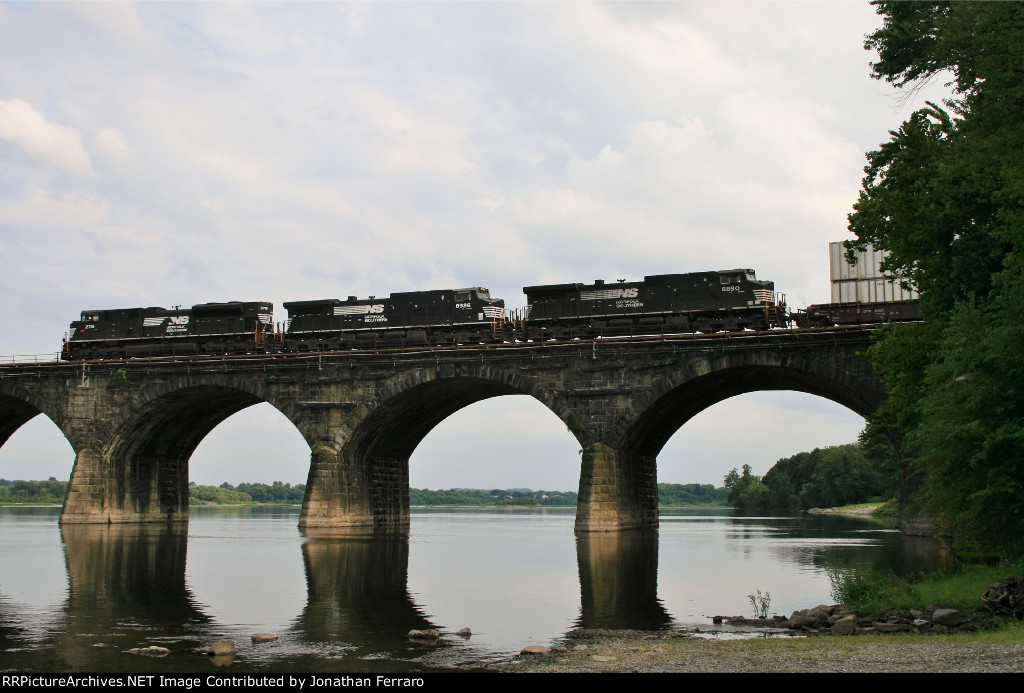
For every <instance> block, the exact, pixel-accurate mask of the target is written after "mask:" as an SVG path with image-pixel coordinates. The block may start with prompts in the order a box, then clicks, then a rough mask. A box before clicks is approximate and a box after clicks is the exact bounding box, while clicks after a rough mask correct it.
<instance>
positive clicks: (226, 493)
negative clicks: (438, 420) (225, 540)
mask: <svg viewBox="0 0 1024 693" xmlns="http://www.w3.org/2000/svg"><path fill="white" fill-rule="evenodd" d="M67 487H68V482H66V481H57V479H56V478H54V477H52V476H51V477H50V479H49V481H8V480H6V479H0V504H4V503H28V504H41V505H60V504H61V503H63V502H64V495H65V494H66V493H67ZM305 492H306V485H305V484H295V485H294V486H293V485H292V484H286V483H284V482H283V481H275V482H274V483H272V484H263V483H248V482H246V483H241V484H238V486H232V485H231V484H229V483H227V482H225V483H223V484H221V485H220V486H206V485H203V484H196V483H191V484H189V487H188V495H189V501H190V502H191V503H192V504H194V505H249V504H256V503H264V504H273V505H299V504H301V503H302V497H303V495H304V494H305ZM728 495H729V489H726V488H715V487H714V486H712V485H711V484H658V502H659V504H660V505H665V506H683V505H725V503H726V499H727V497H728ZM576 496H577V494H576V492H575V491H531V490H526V489H514V490H513V489H491V490H490V491H488V490H485V489H467V488H453V489H448V490H439V491H431V490H429V489H419V488H413V489H409V502H410V504H411V505H470V506H472V505H481V506H482V505H514V506H562V507H575V506H576V502H577V497H576Z"/></svg>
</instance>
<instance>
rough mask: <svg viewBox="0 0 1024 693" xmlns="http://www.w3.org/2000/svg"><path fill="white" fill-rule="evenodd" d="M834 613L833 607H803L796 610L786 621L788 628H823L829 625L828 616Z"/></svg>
mask: <svg viewBox="0 0 1024 693" xmlns="http://www.w3.org/2000/svg"><path fill="white" fill-rule="evenodd" d="M831 613H832V607H826V606H816V607H814V608H813V609H802V610H800V611H794V612H793V615H792V616H790V617H789V620H788V621H786V627H787V628H795V629H797V630H799V629H800V628H821V627H823V626H827V625H828V617H829V616H830V615H831Z"/></svg>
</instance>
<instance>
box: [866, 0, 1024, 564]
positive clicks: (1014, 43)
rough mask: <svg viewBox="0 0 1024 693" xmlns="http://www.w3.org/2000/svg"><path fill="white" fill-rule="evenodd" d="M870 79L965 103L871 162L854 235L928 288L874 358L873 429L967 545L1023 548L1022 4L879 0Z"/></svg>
mask: <svg viewBox="0 0 1024 693" xmlns="http://www.w3.org/2000/svg"><path fill="white" fill-rule="evenodd" d="M873 4H874V5H875V6H876V10H877V12H878V14H879V15H881V17H882V18H883V24H882V27H881V28H880V29H878V30H877V31H876V32H875V33H873V34H871V35H870V36H869V37H868V38H867V41H866V47H867V48H868V49H871V50H875V51H877V54H878V58H879V59H878V61H877V62H874V63H872V65H871V68H872V72H873V76H874V77H876V78H877V79H882V80H886V81H888V82H890V83H892V84H894V85H896V86H898V87H901V88H904V89H910V90H913V89H916V88H917V87H919V86H920V85H922V84H924V83H927V82H928V81H930V80H936V79H941V80H945V81H947V82H948V83H949V84H950V86H951V87H952V88H953V92H954V95H953V97H952V98H951V99H949V100H947V101H946V102H945V103H944V104H943V106H939V105H937V104H932V103H929V104H928V105H927V107H925V108H922V109H921V110H919V111H917V112H915V113H913V114H912V115H911V116H910V117H909V118H908V119H907V121H906V122H904V123H903V125H902V126H901V127H900V128H899V129H898V130H896V131H893V132H891V133H890V135H891V139H890V140H889V141H888V142H886V143H884V144H883V145H882V146H881V147H880V149H879V150H878V151H874V152H871V153H869V154H868V165H867V166H866V167H865V173H866V176H865V178H864V183H863V189H862V191H861V194H860V197H859V199H858V201H857V203H856V204H855V205H854V211H853V213H852V214H851V215H850V230H851V231H852V232H853V233H854V234H855V235H856V237H857V240H856V241H853V242H851V243H850V244H849V246H850V247H851V248H856V247H860V248H862V247H864V246H866V245H867V244H869V243H870V244H872V245H874V246H875V247H876V248H881V249H884V250H887V251H889V259H888V261H887V265H886V266H887V268H888V269H890V270H891V271H892V272H893V273H894V274H896V275H897V276H899V277H901V278H902V279H903V280H904V281H905V282H906V283H907V284H908V285H910V286H912V287H914V288H916V289H918V290H919V291H920V294H921V302H922V305H923V307H924V309H925V316H926V321H925V322H924V323H922V324H916V325H904V326H900V327H898V328H894V329H892V330H890V331H889V332H888V333H887V334H885V336H884V337H883V338H882V340H881V341H880V343H879V344H878V345H877V346H876V347H875V348H874V349H873V357H874V360H875V364H876V366H877V367H878V368H879V370H880V371H881V372H882V374H883V377H884V378H885V380H886V382H887V384H888V385H889V388H890V392H891V397H890V401H889V403H888V405H886V406H885V407H883V409H882V410H881V411H879V412H878V413H877V414H876V415H875V416H874V417H872V421H871V427H872V428H873V429H875V431H876V432H878V431H881V432H884V433H885V434H887V435H888V436H889V437H890V438H891V439H893V440H895V441H897V442H898V443H899V446H900V450H901V454H902V455H903V457H904V461H905V466H904V472H905V477H906V478H907V479H909V483H908V486H907V492H906V493H905V495H904V501H905V502H906V503H907V505H908V506H909V507H911V508H913V507H916V508H918V509H919V510H921V511H923V512H924V513H926V514H927V515H929V516H930V517H932V518H933V519H934V520H935V521H936V522H937V523H938V525H939V527H940V529H944V530H947V531H950V532H953V533H955V534H957V535H958V536H960V537H962V538H964V539H967V540H970V541H972V542H976V543H978V544H983V545H988V546H989V547H991V548H994V549H996V550H998V551H999V552H1001V553H1006V554H1010V553H1014V554H1018V555H1019V554H1020V553H1022V552H1024V373H1022V372H1021V366H1020V365H1019V364H1020V362H1021V360H1022V358H1021V357H1022V356H1024V348H1022V344H1024V342H1022V341H1021V338H1022V337H1024V316H1022V313H1024V252H1022V251H1024V3H1017V2H875V3H873Z"/></svg>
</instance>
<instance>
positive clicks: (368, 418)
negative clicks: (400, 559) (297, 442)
mask: <svg viewBox="0 0 1024 693" xmlns="http://www.w3.org/2000/svg"><path fill="white" fill-rule="evenodd" d="M520 394H521V395H529V396H531V397H533V398H534V399H537V400H538V401H540V402H541V403H542V404H544V405H545V406H547V407H548V408H549V409H551V410H552V411H553V412H554V413H555V415H557V416H558V417H559V418H560V419H562V420H563V421H566V420H567V419H568V418H569V414H568V413H567V410H566V408H565V407H564V406H560V405H561V404H562V403H561V402H560V401H559V400H558V398H557V397H556V396H553V395H547V394H545V393H543V392H542V391H541V390H540V389H539V388H537V387H536V386H535V385H534V384H533V383H532V382H531V381H529V380H527V379H525V378H523V377H521V376H520V375H518V374H517V373H515V372H512V371H508V370H503V369H499V368H492V367H490V366H485V365H481V364H473V365H466V364H453V365H445V366H441V367H439V368H436V369H421V370H417V371H415V372H412V373H410V374H408V375H405V376H403V377H401V378H398V379H396V380H394V381H392V382H391V383H389V384H388V385H386V386H385V387H383V388H382V389H381V390H380V391H379V392H378V393H377V395H376V396H375V397H373V398H372V399H371V400H370V401H368V402H367V403H366V404H365V405H364V406H361V407H360V410H359V411H358V412H357V415H356V416H355V417H353V418H352V419H351V420H350V423H349V425H348V426H346V427H343V429H342V430H341V432H340V433H339V434H338V436H337V438H336V439H335V445H334V446H333V448H332V449H328V446H323V447H321V448H318V449H316V450H314V452H313V468H312V469H311V471H310V476H309V483H308V484H307V486H306V500H305V503H304V507H303V518H302V520H301V521H300V527H374V528H384V529H392V530H398V531H404V530H405V529H407V528H408V525H409V458H410V456H411V455H412V453H413V451H414V450H415V449H416V447H417V446H418V445H419V444H420V442H421V441H422V440H423V438H425V437H426V435H427V434H428V433H429V432H430V431H431V430H433V428H434V427H435V426H437V425H438V424H439V423H440V422H441V421H443V420H444V419H446V418H448V417H449V416H451V415H452V414H454V413H455V412H457V411H459V410H460V409H462V408H464V407H467V406H469V405H471V404H474V403H475V402H479V401H482V400H485V399H489V398H491V397H498V396H501V395H520ZM574 435H577V437H578V433H576V432H574Z"/></svg>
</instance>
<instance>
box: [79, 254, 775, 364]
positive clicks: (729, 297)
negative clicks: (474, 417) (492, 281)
mask: <svg viewBox="0 0 1024 693" xmlns="http://www.w3.org/2000/svg"><path fill="white" fill-rule="evenodd" d="M523 291H524V292H525V293H526V296H527V302H528V305H527V307H526V308H525V309H524V310H523V311H522V313H521V314H517V315H515V316H508V315H507V314H506V311H505V302H504V301H502V300H501V299H494V298H491V295H490V292H489V291H488V290H487V289H485V288H482V287H472V288H467V289H442V290H436V291H410V292H403V293H394V294H391V295H390V296H388V297H387V298H376V297H373V296H371V297H369V298H364V299H359V298H356V297H355V296H349V297H348V298H347V299H345V300H341V299H337V298H330V299H321V300H315V301H291V302H288V303H285V304H284V307H285V308H286V309H287V310H288V323H287V326H286V328H285V330H284V331H283V332H276V333H275V331H274V326H273V306H272V305H271V304H270V303H267V302H252V303H242V302H238V301H233V302H230V303H203V304H199V305H195V306H192V308H190V309H180V308H174V309H172V310H167V309H165V308H129V309H122V310H89V311H83V312H82V319H81V320H78V321H75V322H73V323H71V335H70V337H69V338H68V339H67V340H65V343H64V349H63V350H62V355H61V357H62V358H64V359H67V360H78V359H92V358H127V357H144V356H169V355H171V356H173V355H196V354H201V355H223V354H246V353H266V352H275V353H276V352H291V353H295V352H316V351H332V350H344V349H357V348H375V347H378V346H387V347H392V346H397V347H402V346H437V345H444V344H487V343H501V342H513V341H542V340H550V339H573V338H581V337H582V338H591V337H604V336H623V335H644V334H673V333H685V332H718V331H723V330H725V331H732V330H745V329H752V330H766V329H770V328H773V327H781V326H784V325H785V324H786V306H785V301H784V300H781V299H780V298H779V296H778V295H776V293H775V284H774V283H773V282H770V281H760V280H758V279H757V278H756V277H755V276H754V271H753V270H750V269H736V270H723V271H719V272H694V273H690V274H662V275H655V276H650V277H645V278H644V280H643V281H642V282H625V281H621V282H619V283H617V284H605V283H604V282H602V281H597V282H595V283H594V284H590V285H584V284H578V283H577V284H553V285H547V286H528V287H525V288H524V289H523ZM511 318H514V319H511Z"/></svg>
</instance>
